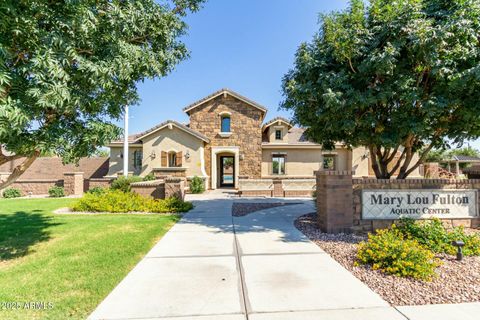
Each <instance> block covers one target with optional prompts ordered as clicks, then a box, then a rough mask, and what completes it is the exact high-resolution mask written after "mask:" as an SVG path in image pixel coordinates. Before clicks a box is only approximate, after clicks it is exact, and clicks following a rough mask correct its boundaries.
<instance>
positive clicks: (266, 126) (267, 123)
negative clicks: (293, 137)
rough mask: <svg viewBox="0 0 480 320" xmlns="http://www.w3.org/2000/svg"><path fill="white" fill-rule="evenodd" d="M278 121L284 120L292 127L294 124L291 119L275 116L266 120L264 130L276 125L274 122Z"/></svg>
mask: <svg viewBox="0 0 480 320" xmlns="http://www.w3.org/2000/svg"><path fill="white" fill-rule="evenodd" d="M278 122H283V123H285V124H286V125H287V127H288V128H292V127H293V125H292V123H291V122H290V121H288V120H287V119H285V118H283V117H275V118H273V119H272V120H270V121H268V122H266V123H265V124H264V125H263V130H265V129H266V128H268V127H270V126H271V125H274V124H277V123H278Z"/></svg>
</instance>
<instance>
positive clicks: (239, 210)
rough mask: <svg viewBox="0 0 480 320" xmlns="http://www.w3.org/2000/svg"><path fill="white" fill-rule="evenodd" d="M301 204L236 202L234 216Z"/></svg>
mask: <svg viewBox="0 0 480 320" xmlns="http://www.w3.org/2000/svg"><path fill="white" fill-rule="evenodd" d="M294 204H300V203H298V202H234V203H233V206H232V216H234V217H243V216H246V215H247V214H249V213H252V212H255V211H260V210H265V209H269V208H275V207H282V206H290V205H294Z"/></svg>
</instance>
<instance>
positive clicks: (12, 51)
mask: <svg viewBox="0 0 480 320" xmlns="http://www.w3.org/2000/svg"><path fill="white" fill-rule="evenodd" d="M202 2H203V0H162V1H159V2H155V1H154V0H132V1H121V0H114V1H111V0H85V1H73V0H63V1H46V0H5V1H2V3H1V4H0V165H1V164H3V163H6V162H8V161H12V160H15V159H17V158H21V157H27V158H26V160H25V161H24V162H23V163H22V164H21V165H19V166H18V167H16V168H15V169H14V171H13V173H12V174H11V175H10V178H9V180H8V181H5V182H3V183H0V187H5V186H6V185H8V184H9V183H11V182H13V181H14V180H15V179H16V178H17V177H18V176H19V175H20V174H21V173H22V172H23V171H24V170H25V169H26V168H28V166H29V165H30V164H31V163H32V162H33V161H34V160H35V158H36V157H37V156H38V155H40V154H45V153H53V154H56V155H58V156H60V157H62V158H63V160H64V162H67V163H68V162H74V161H77V160H78V159H79V158H80V157H83V156H88V155H91V154H93V153H95V151H96V150H97V147H98V146H102V145H105V143H108V142H109V141H110V140H111V139H114V138H116V137H117V136H118V135H119V134H120V130H119V128H117V127H116V126H115V125H114V124H113V123H112V120H115V119H118V118H119V117H121V115H122V113H123V111H124V107H125V106H126V105H132V104H135V103H137V102H138V99H139V97H138V94H137V89H136V83H137V82H138V81H143V80H144V79H146V78H155V77H162V76H165V75H167V74H168V73H169V72H170V71H172V69H173V68H174V66H175V65H176V64H178V63H179V62H180V61H181V60H183V59H185V58H187V56H188V51H187V49H186V47H185V45H184V44H183V43H182V42H181V41H180V37H181V36H182V35H184V34H185V32H186V28H187V25H186V24H185V22H184V21H183V17H184V16H185V15H186V14H187V12H188V11H196V10H198V9H199V6H200V5H201V3H202Z"/></svg>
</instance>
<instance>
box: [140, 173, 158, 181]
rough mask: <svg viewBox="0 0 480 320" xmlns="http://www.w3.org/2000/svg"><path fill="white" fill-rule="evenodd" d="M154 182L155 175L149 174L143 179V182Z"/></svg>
mask: <svg viewBox="0 0 480 320" xmlns="http://www.w3.org/2000/svg"><path fill="white" fill-rule="evenodd" d="M152 180H155V175H154V174H153V173H149V174H147V175H146V176H145V177H143V181H152Z"/></svg>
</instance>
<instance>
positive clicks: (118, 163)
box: [108, 146, 142, 176]
mask: <svg viewBox="0 0 480 320" xmlns="http://www.w3.org/2000/svg"><path fill="white" fill-rule="evenodd" d="M137 150H142V148H141V147H132V146H130V147H129V148H128V153H129V156H128V171H129V172H132V173H133V174H135V175H140V174H142V169H141V168H134V167H133V153H134V152H135V151H137ZM121 154H123V147H110V166H109V169H108V176H116V175H117V174H121V173H123V158H121V157H120V155H121Z"/></svg>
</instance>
